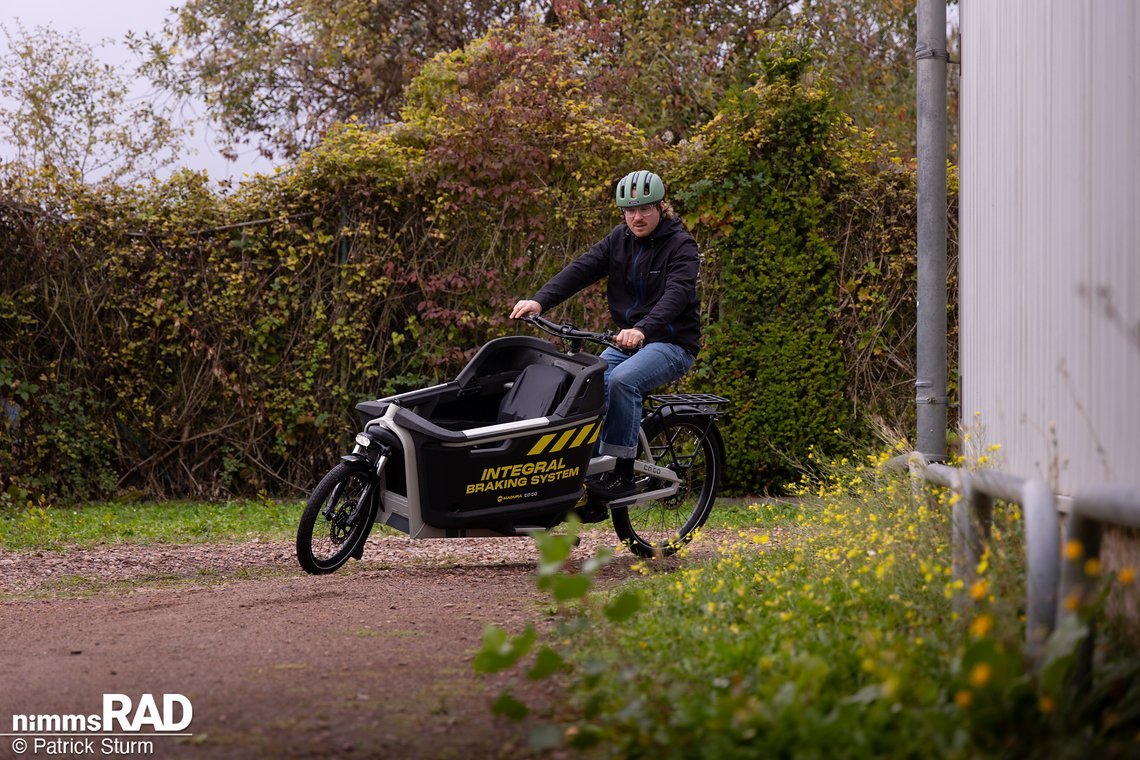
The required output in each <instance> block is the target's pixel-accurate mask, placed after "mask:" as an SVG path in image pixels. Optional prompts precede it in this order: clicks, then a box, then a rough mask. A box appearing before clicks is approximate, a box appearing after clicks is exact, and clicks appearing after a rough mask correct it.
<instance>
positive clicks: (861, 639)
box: [564, 462, 1140, 759]
mask: <svg viewBox="0 0 1140 760" xmlns="http://www.w3.org/2000/svg"><path fill="white" fill-rule="evenodd" d="M873 464H874V463H873V462H872V463H868V464H867V465H857V466H853V465H849V464H847V463H846V462H844V463H842V464H841V465H840V466H836V467H834V468H833V470H832V472H831V474H830V475H828V476H827V477H825V478H823V479H822V480H818V481H804V482H803V483H801V488H800V493H799V495H798V497H799V498H798V499H796V500H795V501H792V502H775V503H768V504H762V505H758V506H756V507H755V508H754V509H748V510H747V512H748V513H749V514H750V516H751V518H752V523H753V527H754V529H752V530H745V531H742V532H743V533H744V536H743V537H742V538H740V539H739V540H736V541H733V542H730V543H726V544H724V545H722V546H721V547H720V549H719V552H718V556H717V557H716V558H715V559H714V560H712V561H707V562H702V563H695V562H694V563H690V564H687V565H685V566H684V567H683V568H682V569H681V570H679V571H676V572H669V573H665V572H660V571H658V570H657V569H656V568H655V566H654V563H652V562H647V563H643V571H644V573H645V576H646V577H644V578H643V579H640V580H638V581H635V582H634V583H632V584H631V588H634V589H636V591H637V593H638V594H639V595H640V597H641V600H642V602H641V607H640V609H639V610H638V611H637V612H636V614H635V615H634V616H633V617H631V618H630V619H629V620H626V621H624V622H621V623H620V624H613V623H607V621H606V619H605V617H604V616H602V615H599V614H597V606H596V605H595V606H593V607H592V609H593V610H594V612H593V613H592V614H591V617H590V624H589V625H585V626H582V627H581V634H580V635H577V636H576V637H575V638H574V639H573V643H572V644H571V649H570V650H569V652H568V657H569V661H570V662H571V663H572V674H571V676H570V679H569V683H570V691H571V696H572V705H573V706H574V710H575V712H576V715H577V716H578V717H577V721H576V722H575V724H574V725H572V726H571V727H570V728H569V730H568V731H566V732H565V734H564V735H565V736H567V737H570V739H571V741H572V743H574V744H577V745H579V746H583V745H585V746H595V747H599V748H600V747H605V748H606V749H607V751H608V752H612V753H613V754H614V755H615V756H621V757H654V758H718V759H719V758H747V757H757V758H761V757H763V758H767V757H858V758H862V757H912V756H913V757H935V758H943V757H946V758H955V757H990V756H1012V757H1020V756H1042V757H1046V756H1048V757H1062V756H1069V755H1071V756H1074V757H1076V756H1093V755H1095V756H1108V757H1113V756H1126V755H1129V754H1130V753H1134V752H1136V751H1137V749H1140V656H1138V655H1137V653H1136V651H1135V647H1134V646H1133V645H1132V644H1131V643H1130V642H1131V641H1134V640H1135V639H1134V638H1130V633H1129V632H1128V631H1127V630H1124V628H1123V627H1122V628H1120V629H1114V628H1113V627H1112V626H1107V627H1106V626H1104V625H1103V621H1102V623H1101V625H1100V627H1099V628H1098V638H1097V642H1098V647H1099V657H1100V659H1101V661H1102V663H1103V664H1101V665H1099V666H1098V667H1097V670H1096V674H1095V678H1094V681H1093V683H1092V684H1091V686H1090V688H1089V689H1088V690H1087V691H1085V692H1084V693H1077V692H1074V691H1073V690H1071V689H1069V688H1068V686H1067V685H1066V684H1065V682H1064V678H1060V679H1059V678H1058V677H1057V674H1058V673H1061V674H1062V675H1063V672H1064V671H1063V667H1064V665H1065V664H1066V662H1067V660H1066V658H1065V657H1060V658H1058V659H1057V660H1056V661H1055V663H1054V665H1055V666H1053V667H1050V668H1046V675H1045V676H1041V677H1039V676H1037V675H1036V674H1034V673H1033V672H1032V671H1031V669H1030V668H1029V667H1028V666H1027V664H1026V661H1025V659H1024V657H1023V654H1024V647H1023V638H1024V620H1023V605H1024V599H1025V588H1024V576H1025V572H1024V564H1023V561H1022V557H1023V556H1024V545H1023V535H1024V534H1023V530H1022V522H1021V515H1020V512H1019V510H1018V509H1017V508H1016V507H1015V506H1005V505H1001V504H999V505H998V506H997V509H996V510H995V522H994V538H993V541H992V542H991V544H990V546H989V549H988V550H987V552H986V554H985V557H984V559H983V561H982V563H981V564H980V566H979V567H978V571H979V580H978V582H977V583H975V584H973V586H971V587H969V588H964V587H963V586H962V584H961V583H960V582H956V581H954V580H953V579H952V577H951V558H950V551H951V550H950V521H949V514H950V508H949V506H948V505H947V504H945V503H942V504H930V503H929V502H927V501H926V500H924V499H919V498H915V496H914V495H913V494H912V493H911V490H910V483H909V482H908V481H906V480H905V479H899V478H896V477H894V476H886V475H880V474H879V473H878V471H877V470H876V469H875V467H874V466H872V465H873ZM780 526H794V527H793V528H792V529H791V530H781V531H776V530H774V528H777V527H780ZM770 533H771V535H769V534H770ZM773 537H777V538H773ZM1127 578H1128V576H1127V575H1125V574H1123V573H1122V577H1121V578H1120V579H1117V578H1111V577H1106V578H1105V579H1104V583H1105V584H1106V587H1112V586H1113V585H1114V584H1115V585H1116V586H1119V585H1120V583H1121V582H1122V581H1124V580H1126V579H1127ZM962 595H964V597H965V598H967V599H969V601H970V607H969V609H970V612H969V613H968V614H964V615H962V616H959V615H957V614H955V613H954V605H953V604H952V600H953V599H954V598H955V597H959V598H962ZM1134 634H1135V631H1132V632H1131V636H1134ZM1070 651H1071V650H1070ZM1061 654H1064V651H1062V652H1061ZM1059 668H1061V669H1060V670H1059Z"/></svg>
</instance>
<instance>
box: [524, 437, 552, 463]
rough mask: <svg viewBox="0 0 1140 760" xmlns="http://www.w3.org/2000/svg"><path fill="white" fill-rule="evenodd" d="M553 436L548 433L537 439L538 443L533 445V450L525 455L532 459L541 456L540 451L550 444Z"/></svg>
mask: <svg viewBox="0 0 1140 760" xmlns="http://www.w3.org/2000/svg"><path fill="white" fill-rule="evenodd" d="M554 435H555V434H554V433H549V434H547V435H544V436H542V437H541V438H539V439H538V443H536V444H534V448H532V449H531V450H530V451H528V452H527V453H526V455H527V456H528V457H532V456H534V455H535V454H541V453H542V450H543V449H545V448H546V447H547V446H548V445H549V444H550V442H551V441H553V440H554Z"/></svg>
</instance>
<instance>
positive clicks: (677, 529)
mask: <svg viewBox="0 0 1140 760" xmlns="http://www.w3.org/2000/svg"><path fill="white" fill-rule="evenodd" d="M525 321H527V322H530V323H531V324H533V325H534V326H536V327H538V328H540V329H542V330H544V331H546V332H548V333H550V334H552V335H555V336H557V337H558V338H560V339H561V340H562V342H563V344H564V345H565V346H566V348H567V350H566V351H565V352H563V351H560V350H558V348H556V347H555V346H554V345H553V344H552V343H551V342H549V341H547V340H544V339H540V338H537V337H533V336H525V335H516V336H510V337H505V338H497V339H495V340H492V341H490V342H488V343H487V344H486V345H484V346H483V347H482V348H480V349H479V351H478V352H477V353H476V354H475V356H474V357H472V359H471V361H470V362H469V363H468V364H467V366H466V367H465V368H464V369H463V370H462V371H461V372H460V373H459V375H458V376H457V377H456V378H455V379H454V380H452V381H451V382H448V383H444V384H442V385H436V386H432V387H430V388H423V389H420V390H414V391H409V392H407V393H400V394H397V395H394V396H388V397H386V398H381V399H376V400H374V401H366V402H364V403H361V404H358V405H357V406H356V412H357V415H358V417H359V419H360V424H361V431H360V432H359V433H358V434H357V435H356V445H355V446H354V447H353V449H352V452H351V453H349V454H346V455H344V456H343V457H341V461H340V463H339V464H337V465H336V466H335V467H333V469H332V470H330V471H329V472H328V474H326V475H325V476H324V478H322V479H321V481H320V482H319V483H318V484H317V486H316V488H315V489H313V492H312V495H311V496H310V497H309V500H308V502H307V504H306V506H305V510H304V512H303V514H302V515H301V523H300V526H299V528H298V530H297V559H298V561H299V562H300V564H301V567H302V568H304V570H306V571H307V572H309V573H314V574H322V573H330V572H333V571H334V570H336V569H337V568H339V567H340V566H341V565H343V564H344V563H345V562H347V561H348V560H349V559H350V558H356V559H360V558H361V557H362V556H363V552H364V545H365V541H366V540H367V538H368V534H369V533H370V532H371V530H372V527H373V525H375V524H376V523H381V524H383V525H387V526H389V527H391V528H394V529H396V530H398V531H400V532H402V533H406V534H408V535H409V536H411V537H413V538H463V537H475V536H521V535H528V534H531V533H533V532H534V531H539V530H549V529H551V528H554V527H556V526H557V525H559V524H561V523H562V522H564V521H566V520H567V519H568V518H569V517H570V515H576V516H577V517H578V518H579V519H580V520H581V521H582V522H586V523H591V522H600V521H602V520H605V519H606V517H607V516H608V517H610V518H611V519H612V522H613V527H614V530H615V531H616V533H617V535H618V537H619V538H620V539H621V540H622V541H623V542H624V543H625V544H626V545H627V546H628V547H629V548H630V550H631V551H632V552H633V553H635V554H637V555H639V556H643V557H654V556H664V555H669V554H672V553H674V552H676V551H677V550H678V549H679V548H681V547H682V546H684V545H685V544H686V543H688V541H689V540H690V539H691V538H692V536H693V533H694V532H695V531H696V530H697V529H698V528H700V527H701V526H702V525H704V523H705V520H707V519H708V516H709V513H710V512H711V511H712V507H713V502H714V501H715V499H716V496H717V489H718V486H719V483H720V477H721V472H722V470H723V468H724V444H723V441H722V438H721V434H720V431H719V429H718V427H717V416H718V414H719V412H720V410H721V408H722V407H723V406H724V405H726V404H727V403H728V400H727V399H724V398H722V397H720V396H715V395H712V394H703V393H677V394H661V395H650V396H647V397H646V399H645V406H644V410H643V413H642V419H641V431H640V445H639V454H638V457H637V461H636V462H635V464H634V473H635V475H636V477H637V480H638V493H636V494H634V495H632V496H628V497H624V498H621V499H617V500H614V501H610V502H608V503H606V502H603V501H601V500H600V499H599V498H598V497H596V496H594V495H592V494H591V493H590V491H589V489H588V487H587V486H588V480H587V479H588V478H592V477H595V476H600V475H602V474H603V473H605V472H607V471H609V470H612V469H613V467H614V464H615V459H614V458H613V457H610V456H600V455H596V454H595V450H596V443H597V441H598V435H599V433H600V431H601V426H602V419H603V416H604V412H605V409H604V406H605V389H604V387H603V373H604V372H605V368H606V364H605V362H604V361H603V360H602V359H600V358H599V357H597V356H595V355H593V354H591V353H589V352H586V351H584V350H582V348H583V346H584V344H586V343H594V344H599V345H610V346H612V345H613V342H612V334H611V333H594V332H588V331H584V330H579V329H577V328H575V327H573V326H572V325H563V324H556V323H554V322H551V321H549V320H546V319H543V318H542V317H528V318H526V320H525Z"/></svg>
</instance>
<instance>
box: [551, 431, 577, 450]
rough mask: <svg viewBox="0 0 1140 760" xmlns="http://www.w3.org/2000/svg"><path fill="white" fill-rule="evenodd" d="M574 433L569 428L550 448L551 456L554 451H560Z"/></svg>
mask: <svg viewBox="0 0 1140 760" xmlns="http://www.w3.org/2000/svg"><path fill="white" fill-rule="evenodd" d="M574 432H575V431H574V428H571V429H569V430H567V431H566V432H565V433H563V434H562V437H561V438H559V439H558V443H556V444H554V445H553V446H551V447H550V453H551V454H553V453H554V452H556V451H562V449H563V448H564V447H565V446H566V444H567V443H568V442H569V441H570V436H572V435H574Z"/></svg>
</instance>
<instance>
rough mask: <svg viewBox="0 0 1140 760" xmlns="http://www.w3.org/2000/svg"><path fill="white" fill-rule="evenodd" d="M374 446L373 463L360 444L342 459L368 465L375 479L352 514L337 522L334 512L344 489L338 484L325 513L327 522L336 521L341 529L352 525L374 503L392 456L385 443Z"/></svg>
mask: <svg viewBox="0 0 1140 760" xmlns="http://www.w3.org/2000/svg"><path fill="white" fill-rule="evenodd" d="M372 445H373V446H375V447H376V449H377V455H376V460H375V461H372V458H371V457H370V456H368V453H367V450H366V449H365V447H363V446H361V445H359V444H357V445H356V446H355V447H354V448H353V450H352V453H351V454H345V455H344V456H343V457H341V461H344V462H365V463H368V464H369V466H370V467H371V469H372V472H373V477H372V478H370V479H369V481H368V484H367V485H366V486H365V487H364V491H363V492H362V493H361V494H360V498H359V499H357V500H356V504H355V505H354V506H353V508H352V512H350V513H349V514H348V515H347V516H346V517H344V518H343V519H342V520H339V521H337V520H336V517H335V516H334V511H335V509H336V506H337V504H338V503H339V502H340V496H341V489H343V488H344V483H343V482H341V483H339V484H337V487H336V490H335V491H333V493H332V498H330V499H329V501H328V506H326V507H325V509H324V512H323V514H324V516H325V519H326V520H333V521H336V522H338V524H339V525H340V526H341V527H343V526H345V525H352V524H354V523H355V522H356V521H357V520H358V519H360V512H361V510H362V509H367V505H369V504H371V503H372V495H373V492H374V491H375V490H376V488H377V486H378V485H379V484H380V475H381V473H383V472H384V465H386V464H388V460H389V459H390V458H391V456H392V447H391V446H388V445H387V444H384V443H373V444H372Z"/></svg>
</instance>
